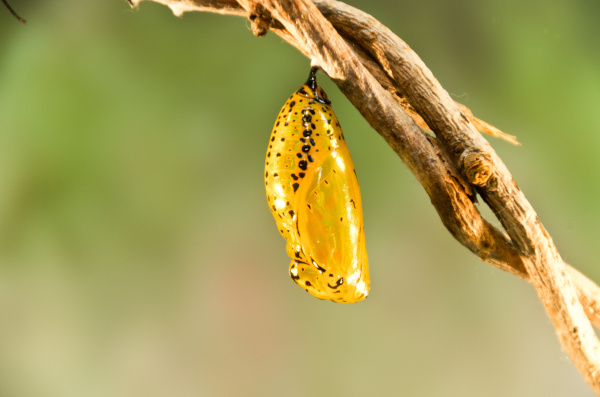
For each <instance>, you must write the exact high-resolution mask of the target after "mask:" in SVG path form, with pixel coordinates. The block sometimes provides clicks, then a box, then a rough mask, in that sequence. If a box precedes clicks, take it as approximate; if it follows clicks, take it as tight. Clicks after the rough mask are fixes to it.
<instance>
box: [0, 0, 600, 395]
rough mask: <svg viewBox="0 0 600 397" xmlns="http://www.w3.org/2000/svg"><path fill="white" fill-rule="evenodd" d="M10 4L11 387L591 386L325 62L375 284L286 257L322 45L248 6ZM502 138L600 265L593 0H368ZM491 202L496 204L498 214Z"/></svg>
mask: <svg viewBox="0 0 600 397" xmlns="http://www.w3.org/2000/svg"><path fill="white" fill-rule="evenodd" d="M12 3H13V4H12V5H13V6H14V8H15V9H16V10H17V11H18V12H19V13H20V14H22V16H24V17H25V18H26V19H27V20H28V23H27V25H21V24H19V23H18V22H17V21H16V20H14V19H13V18H12V17H11V16H10V15H9V14H8V12H6V11H3V10H1V9H0V11H2V12H0V121H1V122H0V123H1V127H0V396H2V397H13V396H16V397H30V396H31V397H39V396H44V397H54V396H56V397H59V396H60V397H65V396H67V397H71V396H72V397H82V396H84V397H95V396H119V397H120V396H123V397H133V396H136V397H137V396H140V397H154V396H176V397H187V396H202V397H204V396H206V397H212V396H292V397H295V396H309V395H310V396H364V395H367V396H386V395H403V396H461V397H462V396H483V395H485V396H592V395H593V394H592V392H591V391H590V390H589V389H588V387H587V385H586V384H585V383H584V381H583V380H582V377H581V376H580V375H579V373H578V372H577V370H576V369H575V368H574V366H573V365H572V364H571V362H570V360H569V359H568V357H567V355H566V354H565V353H564V352H563V351H562V349H561V347H560V345H559V342H558V340H557V338H556V336H555V334H554V329H553V326H552V324H551V323H550V321H549V320H548V317H547V315H546V314H545V312H544V310H543V307H542V305H541V303H540V302H539V300H538V299H537V296H536V293H535V291H534V289H533V288H532V287H531V286H530V285H529V284H527V283H526V282H524V281H522V280H520V279H518V278H516V277H514V276H511V275H508V274H506V273H503V272H500V271H498V270H496V269H494V268H492V267H491V266H490V265H488V264H486V263H483V262H480V261H479V260H478V259H477V258H476V257H475V256H474V255H472V254H471V253H470V252H468V251H467V250H466V249H465V248H463V247H462V246H461V245H460V244H458V243H457V242H456V241H454V240H453V239H452V237H451V236H450V234H449V233H448V232H447V231H446V230H445V229H444V227H443V226H442V224H441V222H440V221H439V219H438V217H437V214H436V213H435V211H434V209H433V207H432V206H431V204H430V203H429V200H428V198H427V196H426V194H425V193H424V190H423V189H422V187H421V186H420V185H419V184H418V183H417V182H416V180H415V179H414V178H413V176H412V175H411V174H410V173H409V172H408V170H407V169H406V167H405V166H404V165H403V164H402V163H401V161H400V160H399V159H398V158H397V157H396V156H395V154H394V153H393V152H392V150H391V149H390V148H389V147H388V146H387V145H386V143H385V142H384V141H383V139H381V138H380V137H379V136H378V135H377V134H376V133H375V132H374V131H372V130H371V129H370V128H369V126H368V125H367V124H366V122H365V121H364V120H362V119H361V117H360V115H359V114H358V112H357V111H356V110H355V109H354V108H353V107H352V106H351V105H350V104H349V102H348V101H347V100H346V99H345V97H344V96H343V95H342V94H341V93H340V92H339V91H338V90H337V88H336V87H335V85H333V84H332V83H331V82H330V81H329V80H328V79H327V78H326V77H325V76H324V75H322V74H321V77H320V82H321V83H322V85H323V86H324V87H325V89H326V91H327V94H328V95H329V97H330V99H332V101H333V106H334V109H335V111H336V113H337V115H338V117H339V118H340V120H341V123H342V127H343V128H344V132H345V135H346V137H347V140H348V145H349V147H350V150H351V152H352V155H353V159H354V163H355V165H356V169H357V173H358V177H359V181H360V184H361V188H362V198H363V206H364V213H365V229H366V233H367V247H368V252H369V258H370V265H371V280H372V284H371V285H372V289H371V295H370V297H369V299H367V300H366V301H364V302H361V303H359V304H350V305H342V304H333V303H330V302H326V301H319V300H317V299H315V298H313V297H311V296H309V295H308V294H306V293H305V292H304V291H302V290H301V289H300V288H298V287H297V286H295V285H294V283H293V282H292V281H291V280H290V279H289V276H288V273H287V272H288V263H289V260H288V258H287V256H286V253H285V243H284V240H283V239H282V238H281V236H280V235H279V233H278V231H277V230H276V228H275V222H274V221H273V219H272V216H271V214H270V212H269V210H268V207H267V204H266V200H265V193H264V187H263V165H264V156H265V150H266V145H267V140H268V137H269V134H270V131H271V127H272V124H273V122H274V120H275V117H276V115H277V113H278V111H279V109H280V107H281V105H282V104H283V103H284V101H285V99H286V98H287V96H289V95H290V94H291V93H292V92H293V91H294V90H295V89H296V88H297V87H298V86H299V85H300V84H301V83H302V82H303V81H304V80H305V78H306V76H307V73H308V69H309V61H308V60H307V59H305V58H304V57H303V56H302V55H301V54H300V53H298V52H297V51H296V50H295V49H294V48H292V47H290V46H289V45H288V44H286V43H285V42H283V41H282V40H281V39H280V38H278V37H277V36H275V35H274V34H272V33H269V34H268V35H267V36H266V37H264V38H260V39H259V38H256V37H254V36H252V34H251V33H250V29H249V23H248V22H247V21H246V20H244V19H241V18H237V17H231V16H219V15H212V14H203V13H190V14H186V15H184V16H183V17H182V18H177V17H175V16H173V14H172V13H171V12H170V10H169V9H168V8H167V7H164V6H162V5H159V4H155V3H151V2H143V3H142V4H141V6H140V8H139V9H137V10H133V11H132V10H130V8H129V7H128V5H127V4H126V2H125V1H124V0H122V1H121V0H111V1H82V0H65V1H60V2H43V1H19V0H13V1H12ZM350 3H351V4H352V5H355V6H357V7H359V8H361V9H363V10H365V11H367V12H369V13H371V14H372V15H374V16H375V17H376V18H378V19H379V20H380V21H381V22H383V23H384V24H386V25H387V26H389V27H390V28H391V29H392V30H393V31H394V32H396V33H397V34H398V35H399V36H400V37H402V38H403V39H404V40H405V41H406V42H407V43H408V44H409V45H410V46H411V47H412V48H413V49H414V50H415V51H417V53H418V54H419V55H420V56H421V57H422V58H423V60H424V61H425V62H426V63H427V64H428V66H429V67H430V68H431V69H432V71H433V73H434V74H435V75H436V76H437V78H438V79H439V80H440V81H441V83H442V84H443V85H444V87H445V88H446V89H447V90H448V91H449V92H450V93H451V94H452V95H453V96H454V98H455V99H456V100H458V101H460V102H463V103H464V104H466V105H467V106H469V107H470V108H471V109H472V110H473V112H474V113H475V114H476V115H477V116H479V117H480V118H482V119H483V120H486V121H488V122H490V123H492V124H493V125H495V126H497V127H499V128H500V129H502V130H504V131H506V132H508V133H511V134H515V135H517V136H518V138H519V140H520V141H521V142H522V143H523V146H522V147H514V146H511V145H509V144H507V143H505V142H502V141H499V140H494V139H491V141H492V144H493V146H494V147H495V148H496V150H497V151H498V152H499V154H500V156H501V157H502V158H503V159H504V160H505V162H506V164H507V165H508V167H509V169H510V170H511V171H512V173H513V175H514V176H515V178H516V180H517V182H518V183H519V185H520V187H521V188H522V189H523V190H524V192H525V194H526V195H527V197H528V198H529V199H530V201H531V202H532V204H533V205H534V207H535V208H536V209H537V211H538V214H539V216H540V218H541V219H542V221H543V222H544V223H545V225H546V227H547V228H548V230H549V231H550V233H551V234H552V236H553V238H554V240H555V242H556V244H557V245H558V247H559V249H560V250H561V253H562V255H563V256H564V258H565V259H566V260H567V261H568V262H570V263H572V264H573V265H574V266H576V267H577V268H579V269H580V270H582V271H583V272H584V273H586V274H587V275H589V276H590V277H591V278H592V279H595V280H600V270H599V269H598V267H597V266H596V262H597V258H598V257H599V256H600V244H598V243H597V237H598V232H597V231H598V224H599V223H600V209H599V206H598V202H599V201H600V189H599V183H598V182H599V181H600V160H599V158H598V156H597V153H598V151H599V149H600V134H598V132H599V129H600V111H599V109H600V46H598V42H599V41H600V23H599V21H600V3H599V2H598V1H597V0H577V1H574V0H550V1H548V0H546V1H542V0H529V1H523V0H520V1H516V0H508V1H503V2H499V1H474V0H458V1H452V2H447V1H444V0H428V1H419V2H410V1H404V2H389V1H385V0H378V1H374V0H369V1H367V0H364V1H358V0H356V1H351V2H350ZM486 213H488V214H489V212H486Z"/></svg>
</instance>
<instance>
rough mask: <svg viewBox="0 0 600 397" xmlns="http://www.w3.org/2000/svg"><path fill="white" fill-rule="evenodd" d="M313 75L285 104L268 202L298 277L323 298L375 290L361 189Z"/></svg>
mask: <svg viewBox="0 0 600 397" xmlns="http://www.w3.org/2000/svg"><path fill="white" fill-rule="evenodd" d="M314 73H315V71H314V70H313V71H311V75H310V77H309V80H308V81H307V83H306V84H304V85H303V86H302V87H300V88H299V89H298V91H296V92H295V93H294V94H293V95H292V96H291V97H290V98H289V99H288V101H287V102H286V103H285V105H283V108H282V109H281V111H280V112H279V116H278V117H277V120H276V122H275V127H274V129H273V132H272V134H271V139H270V141H269V148H268V150H267V158H266V162H265V186H266V190H267V200H268V202H269V207H270V208H271V212H272V213H273V216H274V218H275V221H276V222H277V227H278V229H279V231H280V233H281V234H282V236H283V237H284V238H285V239H286V241H287V253H288V255H289V256H290V257H291V258H292V261H291V263H290V276H291V277H292V279H293V280H294V281H295V282H296V283H297V284H298V285H299V286H301V287H302V288H304V289H306V290H307V291H308V292H310V293H311V294H313V295H314V296H316V297H317V298H320V299H329V300H332V301H335V302H357V301H360V300H362V299H364V298H365V297H366V296H367V295H368V293H369V271H368V260H367V251H366V248H365V237H364V227H363V219H362V207H361V200H360V190H359V187H358V181H357V179H356V173H355V170H354V165H353V164H352V158H351V157H350V152H349V151H348V148H347V146H346V143H345V141H344V135H343V133H342V130H341V128H340V126H339V122H338V120H337V118H336V116H335V114H334V113H333V110H332V109H331V106H330V105H329V101H328V99H327V96H326V95H325V93H324V92H323V90H322V89H321V88H320V87H318V86H316V80H315V76H314Z"/></svg>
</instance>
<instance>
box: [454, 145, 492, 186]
mask: <svg viewBox="0 0 600 397" xmlns="http://www.w3.org/2000/svg"><path fill="white" fill-rule="evenodd" d="M461 157H462V158H461V162H462V168H463V172H464V174H465V176H466V177H467V179H468V180H469V182H471V183H472V184H473V185H475V186H485V185H486V184H487V183H488V181H489V179H490V177H491V176H492V174H493V172H494V166H493V165H492V159H491V157H490V156H489V154H487V153H483V152H480V151H466V152H464V153H463V154H462V156H461Z"/></svg>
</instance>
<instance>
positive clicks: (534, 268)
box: [153, 0, 600, 395]
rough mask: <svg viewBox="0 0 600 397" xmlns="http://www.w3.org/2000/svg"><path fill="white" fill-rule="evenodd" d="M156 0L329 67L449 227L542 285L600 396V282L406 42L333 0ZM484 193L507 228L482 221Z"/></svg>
mask: <svg viewBox="0 0 600 397" xmlns="http://www.w3.org/2000/svg"><path fill="white" fill-rule="evenodd" d="M153 1H156V2H159V3H163V4H166V5H168V6H169V7H170V8H171V9H172V10H173V12H174V13H175V14H177V15H180V14H181V13H183V12H185V11H208V12H217V13H222V14H233V15H241V16H246V17H248V18H249V19H250V20H251V22H252V29H253V32H254V33H255V34H257V35H263V34H265V33H266V32H267V30H268V29H271V30H273V31H274V32H275V33H277V34H278V35H279V36H281V37H282V38H284V39H285V40H286V41H288V42H289V43H290V44H292V45H294V46H295V47H296V48H298V49H299V50H300V51H301V52H302V53H303V54H305V55H306V56H307V57H308V58H309V59H311V61H312V64H313V65H317V66H319V67H320V68H321V69H323V71H325V72H326V73H327V74H328V75H329V76H330V77H331V78H332V79H333V80H334V82H335V83H336V84H337V85H338V87H339V88H340V90H341V91H342V92H343V93H344V94H345V95H346V97H347V98H348V99H349V100H350V101H351V102H352V104H353V105H354V106H355V107H356V108H357V109H358V110H359V111H360V112H361V114H362V115H363V116H364V117H365V119H366V120H367V121H368V122H369V124H370V125H371V126H372V127H373V128H374V129H375V130H376V131H377V132H378V133H379V134H380V135H381V136H382V137H383V138H384V139H385V140H386V141H387V142H388V144H389V145H390V146H391V147H392V148H393V149H394V151H395V152H396V153H397V154H398V155H399V156H400V157H401V158H402V160H403V161H404V162H405V163H406V164H407V165H408V167H409V168H410V170H411V171H412V172H413V174H414V175H415V176H416V177H417V179H418V180H419V181H420V182H421V184H422V185H423V187H424V188H425V190H426V192H427V193H428V195H429V197H430V199H431V202H432V204H433V205H434V207H435V208H436V210H437V212H438V214H439V216H440V218H441V220H442V222H443V223H444V225H445V226H446V228H447V229H448V230H449V231H450V233H451V234H452V235H453V236H454V237H455V238H456V239H457V240H458V241H459V242H461V243H462V244H463V245H464V246H466V247H467V248H468V249H470V250H471V251H472V252H473V253H475V254H476V255H477V256H478V257H479V258H481V259H482V260H484V261H486V262H488V263H490V264H492V265H494V266H496V267H498V268H500V269H502V270H505V271H508V272H511V273H513V274H516V275H518V276H519V277H522V278H524V279H526V280H528V281H530V282H531V283H532V284H533V285H534V287H535V288H536V290H537V291H538V295H539V297H540V299H541V301H542V303H543V304H544V307H545V308H546V311H547V312H548V314H549V316H550V318H551V319H552V321H553V323H554V325H555V328H556V331H557V334H558V336H559V339H560V340H561V343H562V345H563V347H564V348H565V350H566V351H567V352H568V354H569V355H570V356H571V358H572V360H573V362H574V363H575V365H576V366H577V368H578V369H579V370H580V372H581V373H582V374H583V376H584V378H585V379H586V381H587V382H588V384H589V385H590V386H591V387H592V389H593V390H594V391H595V392H596V393H597V394H599V395H600V355H599V353H600V342H599V341H598V339H597V338H596V335H595V334H594V331H593V328H592V326H591V324H590V321H592V322H593V323H594V324H596V326H600V289H599V288H598V286H597V285H596V284H595V283H593V282H592V281H590V280H589V279H587V278H586V277H585V276H583V275H582V274H581V273H579V272H578V271H577V270H575V269H573V268H571V267H570V266H568V265H567V264H566V263H564V261H563V260H562V258H561V257H560V254H559V253H558V250H557V249H556V247H555V245H554V243H553V241H552V239H551V237H550V236H549V234H548V233H547V231H546V230H545V229H544V227H543V225H542V223H541V222H540V220H539V219H538V217H537V215H536V213H535V211H534V209H533V207H532V206H531V205H530V203H529V202H528V201H527V199H526V198H525V196H524V194H523V193H522V192H521V191H520V189H519V188H518V186H517V185H516V183H515V182H514V180H513V178H512V176H511V174H510V173H509V171H508V169H507V168H506V166H505V165H504V164H503V162H502V161H501V160H500V158H499V157H498V156H497V154H496V153H495V151H494V150H493V149H492V147H491V146H490V145H489V143H488V142H487V141H486V140H485V139H483V138H482V137H481V135H480V134H479V132H478V130H480V131H484V132H488V133H490V132H491V133H496V135H498V134H500V135H502V134H503V133H502V132H501V131H499V130H497V129H495V128H494V127H492V126H491V125H489V124H487V123H485V122H483V121H481V120H479V119H477V118H475V117H474V116H473V115H472V114H470V111H468V109H467V108H466V107H464V106H463V105H460V104H457V103H456V102H454V101H453V100H452V99H451V98H450V96H449V95H448V93H447V92H446V91H445V90H444V89H443V88H442V87H441V85H440V84H439V82H438V81H437V80H436V79H435V77H434V76H433V74H432V73H431V71H430V70H429V69H428V68H427V67H426V66H425V64H424V63H423V62H422V61H421V59H420V58H419V57H418V56H417V54H415V53H414V52H413V51H412V50H411V49H410V48H409V47H408V45H407V44H406V43H404V42H403V41H402V40H401V39H400V38H398V37H397V36H396V35H394V34H393V33H392V32H391V31H390V30H389V29H387V28H386V27H385V26H383V25H381V24H380V23H379V22H378V21H377V20H375V19H374V18H373V17H371V16H370V15H368V14H365V13H364V12H362V11H360V10H357V9H355V8H353V7H350V6H348V5H346V4H344V3H341V2H337V1H333V0H314V1H313V2H311V1H308V0H280V1H276V0H239V1H234V0H221V1H219V0H153ZM420 127H423V128H430V129H431V130H432V131H433V132H434V133H435V137H431V136H429V135H427V134H425V133H423V131H422V130H421V128H420ZM508 137H510V136H508ZM505 138H506V136H505ZM509 139H510V138H509ZM476 194H479V195H480V196H481V197H482V198H483V200H484V201H485V202H486V203H487V204H488V205H489V206H490V208H491V209H492V211H493V212H494V213H495V214H496V216H497V218H498V219H499V220H500V222H501V223H502V226H503V227H504V229H505V230H506V233H504V232H502V231H500V230H498V229H496V228H494V227H493V226H492V225H490V224H489V223H488V222H487V221H486V220H485V219H483V217H482V216H481V214H480V213H479V211H478V210H477V208H476V206H475V205H474V202H475V199H476Z"/></svg>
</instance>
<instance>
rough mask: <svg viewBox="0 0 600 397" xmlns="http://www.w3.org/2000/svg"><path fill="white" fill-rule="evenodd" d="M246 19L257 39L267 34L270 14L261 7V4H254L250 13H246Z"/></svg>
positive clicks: (270, 19) (270, 20)
mask: <svg viewBox="0 0 600 397" xmlns="http://www.w3.org/2000/svg"><path fill="white" fill-rule="evenodd" d="M248 19H249V20H250V22H251V24H252V34H253V35H255V36H258V37H262V36H264V35H266V34H267V32H268V31H269V27H270V26H271V22H272V21H273V19H272V18H271V13H270V12H269V11H268V10H267V9H265V7H263V5H262V4H259V3H254V4H253V5H252V8H251V9H250V12H249V13H248Z"/></svg>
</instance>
